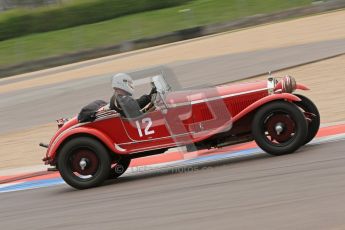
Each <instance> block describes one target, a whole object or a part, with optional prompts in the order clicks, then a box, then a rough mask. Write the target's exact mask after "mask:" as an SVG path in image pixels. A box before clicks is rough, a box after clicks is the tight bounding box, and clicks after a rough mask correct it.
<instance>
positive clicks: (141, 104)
mask: <svg viewBox="0 0 345 230" xmlns="http://www.w3.org/2000/svg"><path fill="white" fill-rule="evenodd" d="M150 102H151V96H150V95H146V94H145V95H143V96H141V97H140V98H138V99H137V103H138V105H139V107H140V109H142V108H144V107H145V106H146V105H147V104H148V103H150Z"/></svg>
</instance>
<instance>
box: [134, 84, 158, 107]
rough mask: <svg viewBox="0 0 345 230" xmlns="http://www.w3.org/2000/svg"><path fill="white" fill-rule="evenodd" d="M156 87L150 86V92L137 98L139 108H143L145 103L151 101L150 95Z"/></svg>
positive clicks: (154, 91)
mask: <svg viewBox="0 0 345 230" xmlns="http://www.w3.org/2000/svg"><path fill="white" fill-rule="evenodd" d="M156 92H157V90H156V87H152V89H151V92H150V94H149V95H146V94H145V95H143V96H141V97H140V98H138V99H137V103H138V105H139V107H140V109H142V108H144V107H145V106H146V105H147V104H149V103H150V102H151V96H152V94H154V93H156Z"/></svg>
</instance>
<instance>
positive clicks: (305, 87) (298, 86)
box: [296, 83, 310, 90]
mask: <svg viewBox="0 0 345 230" xmlns="http://www.w3.org/2000/svg"><path fill="white" fill-rule="evenodd" d="M296 89H300V90H310V89H309V88H308V87H307V86H306V85H303V84H300V83H297V84H296Z"/></svg>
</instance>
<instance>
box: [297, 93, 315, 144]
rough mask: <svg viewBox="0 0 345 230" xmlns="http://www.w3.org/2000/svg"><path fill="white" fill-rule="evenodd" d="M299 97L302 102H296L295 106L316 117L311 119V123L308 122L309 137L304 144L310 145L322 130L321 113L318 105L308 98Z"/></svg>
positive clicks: (298, 95)
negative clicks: (320, 129)
mask: <svg viewBox="0 0 345 230" xmlns="http://www.w3.org/2000/svg"><path fill="white" fill-rule="evenodd" d="M295 95H296V96H297V97H299V98H300V99H301V100H302V101H296V102H295V104H296V105H297V106H298V107H300V108H301V109H302V110H303V111H304V112H307V113H312V114H314V115H315V116H311V117H309V118H310V119H311V121H310V122H308V135H307V137H306V140H305V142H304V144H307V143H309V142H310V141H311V140H313V139H314V137H315V136H316V134H317V132H318V131H319V128H320V113H319V110H318V109H317V107H316V105H315V104H314V103H313V102H312V101H311V100H310V99H309V98H307V97H306V96H303V95H300V94H295Z"/></svg>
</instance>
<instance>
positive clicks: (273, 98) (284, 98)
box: [233, 93, 301, 122]
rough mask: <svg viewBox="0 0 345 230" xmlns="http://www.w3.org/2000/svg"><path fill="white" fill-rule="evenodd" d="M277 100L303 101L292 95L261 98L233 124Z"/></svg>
mask: <svg viewBox="0 0 345 230" xmlns="http://www.w3.org/2000/svg"><path fill="white" fill-rule="evenodd" d="M275 100H286V101H301V99H300V98H299V97H297V96H295V95H293V94H290V93H281V94H272V95H269V96H267V97H264V98H261V99H260V100H258V101H256V102H254V103H253V104H251V105H250V106H248V107H247V108H245V109H244V110H242V111H241V112H240V113H239V114H237V115H236V116H235V117H234V118H233V122H236V121H238V120H239V119H241V118H242V117H244V116H245V115H247V114H248V113H250V112H252V111H254V110H255V109H257V108H259V107H260V106H262V105H264V104H266V103H268V102H271V101H275Z"/></svg>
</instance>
